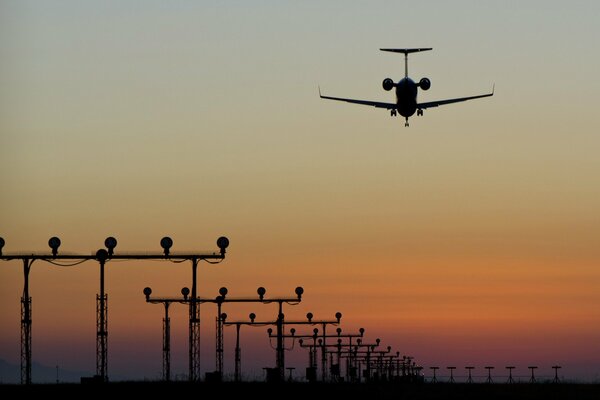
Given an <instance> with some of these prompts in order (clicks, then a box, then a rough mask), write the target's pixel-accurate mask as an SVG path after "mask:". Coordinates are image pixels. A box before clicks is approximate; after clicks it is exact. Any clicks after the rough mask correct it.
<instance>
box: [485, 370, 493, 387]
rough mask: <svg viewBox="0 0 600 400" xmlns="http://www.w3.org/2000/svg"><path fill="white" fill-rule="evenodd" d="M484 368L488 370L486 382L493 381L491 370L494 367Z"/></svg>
mask: <svg viewBox="0 0 600 400" xmlns="http://www.w3.org/2000/svg"><path fill="white" fill-rule="evenodd" d="M484 368H485V369H487V370H488V376H487V379H486V381H485V382H486V383H493V382H494V381H492V370H493V369H494V367H484Z"/></svg>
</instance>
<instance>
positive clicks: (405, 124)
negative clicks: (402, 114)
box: [404, 117, 408, 126]
mask: <svg viewBox="0 0 600 400" xmlns="http://www.w3.org/2000/svg"><path fill="white" fill-rule="evenodd" d="M404 126H408V117H406V122H405V123H404Z"/></svg>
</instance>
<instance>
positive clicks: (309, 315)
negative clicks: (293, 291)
mask: <svg viewBox="0 0 600 400" xmlns="http://www.w3.org/2000/svg"><path fill="white" fill-rule="evenodd" d="M335 318H336V319H335V320H313V313H311V312H309V313H307V314H306V319H307V320H306V321H284V316H283V313H280V314H279V317H278V318H277V321H276V324H277V328H278V329H277V335H276V337H277V353H278V354H279V353H280V352H281V353H283V350H284V348H283V325H321V326H322V329H323V331H322V332H323V336H322V337H323V338H325V337H326V334H325V327H326V326H327V325H339V323H340V320H341V319H342V313H341V312H337V313H335ZM269 337H272V335H271V334H269ZM323 344H325V341H324V340H323ZM321 351H322V358H321V361H322V364H321V365H322V368H323V369H324V370H323V371H322V377H323V381H325V379H326V377H327V371H326V370H327V349H326V347H325V346H324V345H322V346H321ZM278 359H281V360H283V356H281V357H278ZM282 368H283V365H282Z"/></svg>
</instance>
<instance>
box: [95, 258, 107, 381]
mask: <svg viewBox="0 0 600 400" xmlns="http://www.w3.org/2000/svg"><path fill="white" fill-rule="evenodd" d="M98 261H99V262H100V294H98V295H96V375H97V376H99V377H100V380H101V381H102V382H106V381H107V380H108V376H107V365H106V364H107V354H108V353H107V348H106V347H107V340H106V339H107V336H108V318H107V317H108V310H107V303H108V295H107V294H106V293H105V292H104V264H105V262H106V259H105V258H103V257H99V259H98Z"/></svg>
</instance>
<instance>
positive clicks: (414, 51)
mask: <svg viewBox="0 0 600 400" xmlns="http://www.w3.org/2000/svg"><path fill="white" fill-rule="evenodd" d="M379 50H381V51H389V52H392V53H402V54H409V53H418V52H420V51H427V50H433V48H432V47H426V48H418V49H379Z"/></svg>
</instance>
